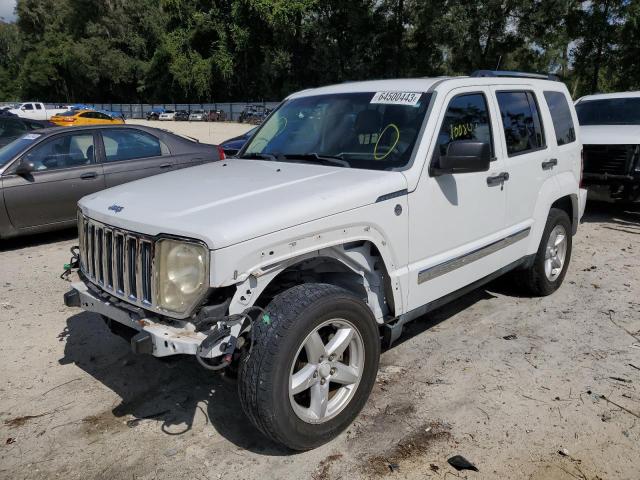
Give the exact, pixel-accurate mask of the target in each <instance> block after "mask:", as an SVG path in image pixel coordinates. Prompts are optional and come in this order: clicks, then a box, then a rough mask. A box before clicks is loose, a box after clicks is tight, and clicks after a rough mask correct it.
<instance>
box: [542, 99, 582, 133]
mask: <svg viewBox="0 0 640 480" xmlns="http://www.w3.org/2000/svg"><path fill="white" fill-rule="evenodd" d="M544 99H545V100H546V101H547V105H548V106H549V112H551V120H553V129H554V130H555V132H556V140H557V142H558V145H566V144H568V143H571V142H575V141H576V131H575V128H574V126H573V119H572V118H571V110H569V104H568V103H567V98H566V97H565V96H564V93H562V92H544Z"/></svg>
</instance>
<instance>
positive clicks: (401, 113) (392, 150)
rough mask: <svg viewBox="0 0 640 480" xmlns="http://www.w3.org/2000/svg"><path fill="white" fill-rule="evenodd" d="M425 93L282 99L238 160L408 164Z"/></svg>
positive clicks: (356, 165)
mask: <svg viewBox="0 0 640 480" xmlns="http://www.w3.org/2000/svg"><path fill="white" fill-rule="evenodd" d="M430 97H431V95H430V94H427V93H416V92H357V93H340V94H329V95H317V96H311V97H302V98H295V99H292V100H289V101H286V102H285V103H283V104H282V106H281V107H280V108H279V109H278V110H276V111H275V112H274V113H273V115H271V117H269V119H268V120H267V121H266V122H265V123H264V124H263V125H262V126H261V127H260V130H259V131H258V132H257V134H256V135H255V136H254V137H253V139H252V140H251V141H250V142H249V143H248V145H247V147H246V148H245V150H244V152H242V155H241V158H261V159H267V160H276V161H300V162H306V161H308V162H314V163H326V164H332V165H340V166H344V167H353V168H365V169H375V170H384V169H392V168H399V167H404V166H405V165H407V164H408V163H409V160H410V158H411V153H412V152H413V146H414V145H415V143H416V139H417V137H418V133H419V131H420V127H421V126H422V122H423V120H424V117H425V113H426V111H427V106H428V104H429V99H430Z"/></svg>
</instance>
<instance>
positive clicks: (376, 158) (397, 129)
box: [373, 123, 400, 160]
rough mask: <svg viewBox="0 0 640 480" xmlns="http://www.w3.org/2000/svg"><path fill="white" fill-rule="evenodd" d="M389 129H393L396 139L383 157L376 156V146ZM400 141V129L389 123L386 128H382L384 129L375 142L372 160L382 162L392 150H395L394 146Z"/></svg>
mask: <svg viewBox="0 0 640 480" xmlns="http://www.w3.org/2000/svg"><path fill="white" fill-rule="evenodd" d="M389 128H393V129H394V130H395V131H396V139H395V141H394V142H393V145H391V147H389V150H387V153H385V154H384V155H382V156H381V157H379V156H378V144H379V143H380V140H381V139H382V137H384V133H385V132H386V131H387V130H388V129H389ZM399 140H400V129H399V128H398V127H397V126H396V125H395V124H393V123H390V124H389V125H387V126H386V127H384V129H383V130H382V132H381V133H380V135H379V136H378V140H377V141H376V144H375V146H374V147H373V159H374V160H384V159H385V158H387V157H388V156H389V154H390V153H391V152H393V149H394V148H396V145H397V144H398V141H399Z"/></svg>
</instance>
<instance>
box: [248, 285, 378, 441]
mask: <svg viewBox="0 0 640 480" xmlns="http://www.w3.org/2000/svg"><path fill="white" fill-rule="evenodd" d="M252 335H253V342H254V344H253V349H252V351H251V353H250V355H248V356H247V357H246V358H244V359H243V362H242V365H241V367H240V375H239V382H238V388H239V394H240V400H241V403H242V407H243V409H244V411H245V413H246V414H247V416H248V417H249V419H250V420H251V422H252V423H253V424H254V425H255V426H256V427H257V428H258V429H259V430H261V431H262V432H263V433H264V434H265V435H266V436H267V437H269V438H271V439H272V440H274V441H276V442H278V443H281V444H283V445H286V446H287V447H289V448H291V449H293V450H309V449H311V448H314V447H317V446H319V445H322V444H323V443H325V442H327V441H329V440H331V439H332V438H334V437H335V436H337V435H338V434H339V433H340V432H342V431H343V430H344V429H345V428H346V427H347V426H349V424H350V423H351V422H352V421H353V419H354V418H355V417H356V416H357V415H358V413H359V412H360V410H361V409H362V407H363V406H364V404H365V403H366V401H367V398H368V397H369V394H370V392H371V389H372V387H373V384H374V382H375V378H376V373H377V370H378V360H379V356H380V338H379V331H378V326H377V324H376V322H375V319H374V318H373V315H372V313H371V311H370V310H369V308H368V307H367V305H366V304H365V303H364V302H363V301H362V300H360V299H359V298H357V297H356V296H355V295H353V294H351V293H350V292H348V291H347V290H344V289H342V288H339V287H336V286H333V285H327V284H305V285H298V286H296V287H293V288H291V289H289V290H287V291H285V292H283V293H281V294H279V295H278V296H276V297H275V298H274V299H273V301H272V302H271V303H270V304H269V305H268V307H267V315H266V316H262V317H258V319H257V320H256V321H255V322H254V326H253V331H252Z"/></svg>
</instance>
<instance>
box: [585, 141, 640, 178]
mask: <svg viewBox="0 0 640 480" xmlns="http://www.w3.org/2000/svg"><path fill="white" fill-rule="evenodd" d="M583 149H584V150H583V151H584V172H585V173H597V174H605V173H607V174H611V175H628V174H629V170H630V168H631V164H632V160H633V158H634V156H635V155H637V149H638V148H637V145H584V147H583Z"/></svg>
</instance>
